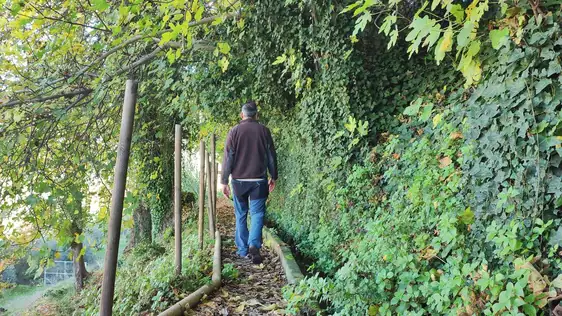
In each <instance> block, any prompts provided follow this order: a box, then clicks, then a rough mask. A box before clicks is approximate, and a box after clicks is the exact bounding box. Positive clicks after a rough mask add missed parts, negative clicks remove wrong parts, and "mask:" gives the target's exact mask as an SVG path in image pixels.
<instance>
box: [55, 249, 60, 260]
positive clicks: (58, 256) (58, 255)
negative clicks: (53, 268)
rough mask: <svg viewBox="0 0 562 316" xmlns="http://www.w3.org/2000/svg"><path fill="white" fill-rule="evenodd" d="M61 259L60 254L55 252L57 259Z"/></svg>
mask: <svg viewBox="0 0 562 316" xmlns="http://www.w3.org/2000/svg"><path fill="white" fill-rule="evenodd" d="M59 258H60V252H58V251H57V252H55V259H59Z"/></svg>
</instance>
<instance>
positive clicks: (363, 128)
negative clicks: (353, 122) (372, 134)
mask: <svg viewBox="0 0 562 316" xmlns="http://www.w3.org/2000/svg"><path fill="white" fill-rule="evenodd" d="M357 131H358V132H359V135H361V136H367V133H368V132H369V122H367V121H365V122H363V121H359V125H357Z"/></svg>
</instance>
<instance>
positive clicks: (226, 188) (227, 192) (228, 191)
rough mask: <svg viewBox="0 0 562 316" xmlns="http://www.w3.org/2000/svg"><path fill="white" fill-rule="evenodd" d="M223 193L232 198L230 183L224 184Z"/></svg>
mask: <svg viewBox="0 0 562 316" xmlns="http://www.w3.org/2000/svg"><path fill="white" fill-rule="evenodd" d="M222 194H224V196H226V197H227V198H228V199H230V187H229V186H228V184H223V185H222Z"/></svg>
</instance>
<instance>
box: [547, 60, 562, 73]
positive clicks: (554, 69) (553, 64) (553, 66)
mask: <svg viewBox="0 0 562 316" xmlns="http://www.w3.org/2000/svg"><path fill="white" fill-rule="evenodd" d="M560 72H562V67H560V63H558V60H556V59H554V60H552V61H550V63H548V71H547V72H546V76H547V77H550V76H552V75H554V74H559V73H560Z"/></svg>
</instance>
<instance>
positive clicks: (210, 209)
mask: <svg viewBox="0 0 562 316" xmlns="http://www.w3.org/2000/svg"><path fill="white" fill-rule="evenodd" d="M205 170H207V183H208V190H209V198H208V199H207V200H208V201H209V207H208V210H207V215H208V216H209V236H215V218H214V215H213V199H212V196H213V184H212V183H213V170H212V169H211V165H210V164H209V153H205Z"/></svg>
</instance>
